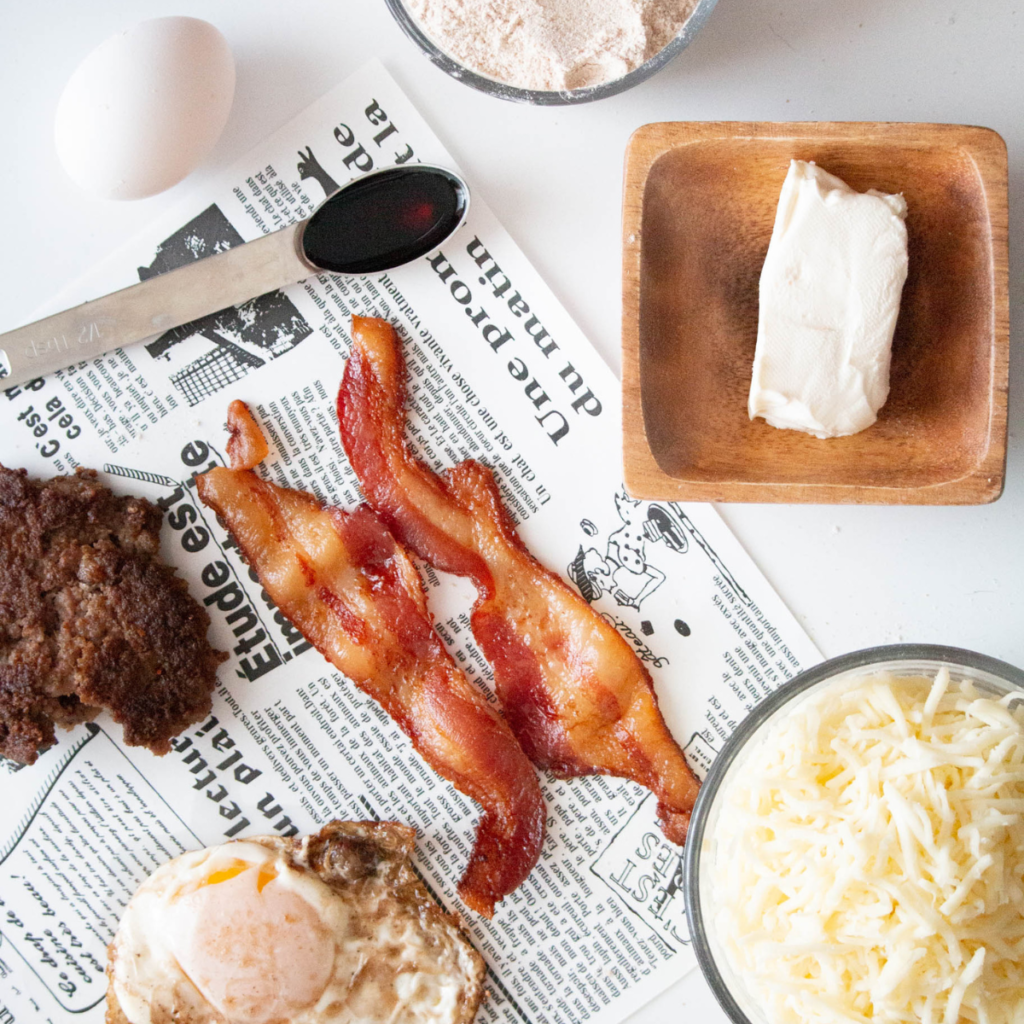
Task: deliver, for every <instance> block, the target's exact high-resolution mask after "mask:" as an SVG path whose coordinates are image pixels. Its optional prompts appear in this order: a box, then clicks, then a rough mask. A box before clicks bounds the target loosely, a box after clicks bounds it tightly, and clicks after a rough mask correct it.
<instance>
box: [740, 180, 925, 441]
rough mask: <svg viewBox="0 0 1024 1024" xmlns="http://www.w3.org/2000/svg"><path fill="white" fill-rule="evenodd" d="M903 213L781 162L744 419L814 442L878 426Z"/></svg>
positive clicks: (889, 201)
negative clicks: (812, 438)
mask: <svg viewBox="0 0 1024 1024" xmlns="http://www.w3.org/2000/svg"><path fill="white" fill-rule="evenodd" d="M906 215H907V204H906V202H905V201H904V199H903V196H902V195H886V194H884V193H882V192H876V191H875V190H873V189H872V190H871V191H869V192H856V191H854V190H853V189H851V188H850V187H849V186H848V185H847V184H846V183H845V182H843V181H840V180H839V178H837V177H835V175H832V174H829V173H828V172H826V171H823V170H822V169H821V168H820V167H817V166H816V165H815V164H813V163H806V162H804V161H802V160H793V161H792V162H791V163H790V165H789V173H788V174H787V175H786V180H785V182H784V184H783V186H782V194H781V195H780V196H779V208H778V211H777V212H776V214H775V227H774V229H773V231H772V238H771V243H770V244H769V246H768V255H767V256H766V257H765V261H764V267H763V269H762V270H761V285H760V312H759V316H758V324H757V349H756V351H755V354H754V372H753V379H752V380H751V384H750V401H749V412H750V418H751V419H754V417H756V416H763V417H764V418H765V420H767V421H768V423H770V424H771V425H772V426H773V427H783V428H788V429H791V430H803V431H806V432H807V433H809V434H814V435H815V436H816V437H843V436H845V435H846V434H855V433H857V432H858V431H859V430H864V429H865V427H870V426H871V424H872V423H874V422H875V420H876V419H877V418H878V410H879V409H880V408H881V407H882V405H883V404H884V403H885V400H886V398H887V397H888V395H889V361H890V355H891V352H892V337H893V332H894V331H895V329H896V317H897V315H898V313H899V309H900V293H901V292H902V290H903V282H904V281H905V280H906V279H907V229H906V225H905V223H904V220H905V218H906Z"/></svg>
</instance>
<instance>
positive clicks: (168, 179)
mask: <svg viewBox="0 0 1024 1024" xmlns="http://www.w3.org/2000/svg"><path fill="white" fill-rule="evenodd" d="M234 93H235V64H234V60H233V59H232V56H231V50H230V48H229V47H228V44H227V41H226V40H225V39H224V37H223V36H222V35H221V34H220V32H218V31H217V29H215V28H214V27H213V25H211V24H210V23H209V22H206V21H200V20H199V19H198V18H154V19H153V20H152V21H144V22H141V23H140V24H138V25H135V26H134V27H133V28H130V29H128V30H127V31H125V32H120V33H118V34H117V35H116V36H112V37H111V38H110V39H108V40H106V42H104V43H101V44H100V45H99V46H97V47H96V49H95V50H93V51H92V53H90V54H89V55H88V56H87V57H86V58H85V60H83V61H82V63H81V64H79V65H78V67H77V68H76V70H75V72H74V74H73V75H72V76H71V78H70V79H69V80H68V84H67V85H66V86H65V87H64V92H63V94H62V95H61V98H60V101H59V103H58V104H57V117H56V123H55V125H54V141H55V143H56V146H57V155H58V156H59V157H60V161H61V163H62V164H63V165H64V169H65V170H66V171H67V172H68V174H69V175H70V176H71V177H72V178H73V179H74V180H75V182H76V183H77V184H78V185H80V186H81V187H82V188H83V189H84V190H85V191H86V192H88V193H90V194H91V195H93V196H97V197H99V198H103V199H142V198H144V197H146V196H152V195H156V193H158V192H162V191H163V190H164V189H168V188H170V187H171V186H172V185H176V184H177V183H178V182H179V181H181V179H182V178H184V177H185V176H186V175H187V174H189V173H190V172H191V171H193V170H194V169H195V168H196V167H197V166H198V165H199V163H200V162H201V161H202V160H203V158H204V157H205V156H206V155H207V154H208V153H209V152H210V150H211V149H212V148H213V146H214V144H215V143H216V142H217V139H218V138H219V137H220V133H221V132H222V131H223V129H224V125H225V123H226V122H227V119H228V113H229V112H230V110H231V101H232V99H233V98H234Z"/></svg>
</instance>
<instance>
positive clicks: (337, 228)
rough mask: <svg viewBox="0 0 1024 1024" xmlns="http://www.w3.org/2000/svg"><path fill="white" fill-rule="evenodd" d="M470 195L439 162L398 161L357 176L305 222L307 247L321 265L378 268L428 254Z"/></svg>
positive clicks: (357, 270) (352, 270) (353, 270)
mask: <svg viewBox="0 0 1024 1024" xmlns="http://www.w3.org/2000/svg"><path fill="white" fill-rule="evenodd" d="M468 202H469V195H468V193H467V191H466V186H465V185H464V184H463V182H462V181H461V180H460V179H459V178H457V177H456V176H455V175H454V174H452V173H450V172H449V171H445V170H442V169H441V168H438V167H419V166H416V167H393V168H388V169H386V170H383V171H380V172H378V173H376V174H370V175H367V176H366V177H365V178H357V179H356V180H355V181H353V182H351V183H350V184H348V185H346V186H345V187H344V188H342V189H340V190H339V191H338V192H335V194H334V195H333V196H331V197H330V198H329V199H326V200H325V201H324V202H323V203H322V204H321V205H320V207H319V208H318V209H317V210H316V211H315V212H314V213H313V216H312V217H310V218H309V220H308V221H307V222H306V226H305V228H304V229H303V233H302V250H303V252H304V253H305V255H306V258H307V259H308V260H309V261H310V262H311V263H314V264H315V265H316V266H317V267H319V268H320V269H322V270H328V271H330V272H332V273H335V274H373V273H377V272H379V271H382V270H389V269H391V268H392V267H398V266H401V265H402V264H403V263H409V262H410V261H412V260H415V259H418V258H419V257H420V256H425V255H426V254H427V253H428V252H430V251H431V250H432V249H435V248H436V247H437V246H438V245H440V244H441V243H442V242H443V241H444V240H445V239H446V238H447V237H448V236H449V235H450V234H451V233H452V232H453V231H454V230H455V229H456V228H457V227H458V226H459V224H460V222H461V221H462V218H463V216H464V215H465V212H466V207H467V205H468Z"/></svg>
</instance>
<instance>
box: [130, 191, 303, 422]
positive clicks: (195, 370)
mask: <svg viewBox="0 0 1024 1024" xmlns="http://www.w3.org/2000/svg"><path fill="white" fill-rule="evenodd" d="M242 241H243V239H242V236H241V235H240V234H239V233H238V232H237V231H236V230H235V228H234V226H233V225H232V224H231V222H230V221H229V220H228V219H227V217H225V216H224V214H223V213H222V212H221V209H220V207H218V206H217V205H216V204H213V205H212V206H208V207H207V208H206V209H205V210H203V212H202V213H200V214H199V215H198V216H196V217H194V218H193V219H192V220H190V221H189V222H188V223H187V224H186V225H185V226H184V227H182V228H180V229H179V230H178V231H175V232H174V234H173V235H171V236H170V237H169V238H165V239H164V240H163V241H162V242H161V243H160V244H159V245H158V246H157V249H156V255H155V258H154V260H153V262H152V263H151V264H150V265H149V266H148V267H139V280H140V281H145V280H148V279H149V278H151V277H156V276H157V275H158V274H163V273H166V272H167V271H168V270H174V269H176V268H177V267H182V266H185V265H187V264H189V263H192V262H193V261H194V260H201V259H203V258H204V257H206V256H213V255H215V254H217V253H221V252H226V251H227V250H228V249H231V248H233V247H234V246H236V245H241V244H242ZM312 333H313V329H312V327H310V326H309V324H308V323H307V322H306V320H305V318H304V317H303V316H302V314H301V313H300V312H299V311H298V309H296V308H295V305H294V304H293V303H292V301H291V299H289V298H288V296H287V295H285V294H284V292H282V291H274V292H268V293H267V294H266V295H260V296H258V297H257V298H254V299H250V300H249V301H248V302H243V303H242V304H241V305H239V306H229V307H228V308H227V309H222V310H220V311H219V312H216V313H211V314H209V315H208V316H204V317H200V319H198V320H193V321H192V322H191V323H188V324H183V325H182V326H181V327H174V328H172V329H171V330H169V331H165V332H164V333H163V334H161V335H160V336H159V337H158V338H156V339H155V340H154V341H151V342H149V344H147V345H146V351H147V352H148V353H149V354H150V355H151V356H152V357H153V358H154V359H165V360H167V361H168V362H172V363H174V364H176V365H177V367H178V368H176V369H175V370H174V371H173V372H172V373H170V374H169V377H170V381H171V383H172V384H173V385H174V386H175V388H177V389H178V391H180V392H181V393H182V395H183V396H184V397H185V400H186V401H187V402H188V404H189V405H198V404H199V403H200V402H201V401H202V400H203V399H204V398H206V397H208V396H209V395H212V394H214V393H215V392H217V391H220V390H221V389H222V388H226V387H229V386H230V385H231V384H234V383H235V381H237V380H240V379H241V378H242V377H244V376H245V375H246V374H247V373H249V371H250V370H254V369H257V368H258V367H260V366H263V365H264V364H265V363H266V362H267V361H268V360H271V359H276V358H277V357H278V356H281V355H284V353H285V352H289V351H291V349H293V348H294V347H295V346H296V345H298V344H299V342H301V341H303V340H304V339H305V338H308V337H309V336H310V335H311V334H312Z"/></svg>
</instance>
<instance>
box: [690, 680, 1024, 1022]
mask: <svg viewBox="0 0 1024 1024" xmlns="http://www.w3.org/2000/svg"><path fill="white" fill-rule="evenodd" d="M1011 700H1012V698H1011V697H1010V696H1007V697H1005V698H1003V699H998V700H997V699H993V698H991V697H988V696H985V695H983V694H981V693H980V692H978V691H977V690H975V689H974V688H973V687H972V686H971V684H970V683H968V682H964V683H952V684H951V683H950V679H949V674H948V672H947V670H945V669H942V670H940V671H939V673H938V675H937V676H936V678H935V680H934V681H932V680H929V679H925V678H921V677H914V678H906V677H903V678H899V677H891V676H887V675H876V676H871V677H868V678H863V677H862V678H860V679H856V680H853V681H851V682H842V683H839V684H833V685H832V686H829V687H826V688H825V689H824V690H822V691H819V692H818V693H816V694H814V695H812V696H811V697H809V698H807V699H805V700H804V701H802V702H801V703H799V704H798V705H797V706H796V707H795V708H794V709H793V711H792V712H790V713H788V714H785V715H784V716H782V718H781V719H780V720H779V721H778V722H776V723H774V724H773V725H770V726H769V727H767V729H766V735H765V736H764V737H763V739H762V740H761V741H759V743H758V745H757V747H756V748H754V749H753V750H751V751H750V753H749V755H748V756H747V757H746V758H745V759H744V761H743V763H742V764H741V765H737V769H738V770H736V771H735V772H734V775H733V777H732V779H731V780H728V781H727V783H726V788H725V789H724V790H723V792H722V794H721V796H720V799H721V801H722V807H721V812H720V815H719V817H718V820H717V822H716V823H715V824H714V826H713V844H714V849H713V857H712V868H711V871H712V876H711V887H710V888H709V894H710V899H711V900H712V908H711V909H712V917H713V922H712V923H713V928H714V932H715V935H716V937H717V940H718V942H719V943H720V945H721V947H722V951H723V952H724V954H725V956H726V959H727V961H728V963H729V966H730V967H731V968H732V969H733V971H735V972H736V974H737V975H738V976H739V977H740V978H741V979H742V985H743V987H744V988H745V989H746V990H747V993H748V995H749V996H750V999H751V1001H752V1002H753V1003H754V1004H755V1005H756V1006H757V1007H758V1008H759V1009H760V1010H761V1012H762V1013H763V1014H764V1015H765V1017H766V1019H767V1020H768V1021H769V1022H770V1024H836V1022H840V1021H841V1022H850V1021H856V1022H860V1024H868V1022H873V1024H888V1022H900V1024H903V1022H907V1024H911V1022H912V1024H919V1022H920V1024H957V1022H958V1021H972V1022H978V1024H1004V1022H1007V1024H1009V1022H1015V1024H1022V1022H1024V712H1022V711H1019V710H1018V709H1017V708H1016V707H1013V708H1011V707H1010V706H1009V705H1010V703H1011Z"/></svg>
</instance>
